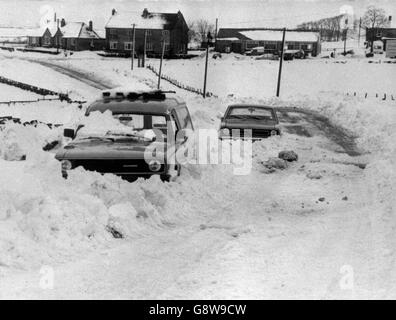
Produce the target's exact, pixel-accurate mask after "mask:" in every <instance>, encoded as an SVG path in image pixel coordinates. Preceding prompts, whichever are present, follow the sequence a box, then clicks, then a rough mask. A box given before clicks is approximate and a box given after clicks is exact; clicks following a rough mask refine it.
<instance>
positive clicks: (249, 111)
mask: <svg viewBox="0 0 396 320" xmlns="http://www.w3.org/2000/svg"><path fill="white" fill-rule="evenodd" d="M228 116H229V117H240V116H242V117H245V116H246V117H262V118H267V119H272V120H275V116H274V112H273V110H271V109H264V108H257V107H243V108H242V107H234V108H231V109H230V111H229V113H228Z"/></svg>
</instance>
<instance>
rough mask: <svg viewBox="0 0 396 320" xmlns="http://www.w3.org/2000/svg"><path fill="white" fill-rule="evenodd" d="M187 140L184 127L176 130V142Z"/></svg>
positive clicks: (186, 132)
mask: <svg viewBox="0 0 396 320" xmlns="http://www.w3.org/2000/svg"><path fill="white" fill-rule="evenodd" d="M187 140H188V131H187V130H186V129H181V130H179V131H178V132H177V135H176V142H178V143H183V142H186V141H187Z"/></svg>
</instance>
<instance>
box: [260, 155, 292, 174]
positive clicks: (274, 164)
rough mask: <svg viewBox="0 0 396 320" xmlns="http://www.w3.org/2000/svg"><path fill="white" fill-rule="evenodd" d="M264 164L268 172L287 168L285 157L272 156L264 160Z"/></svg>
mask: <svg viewBox="0 0 396 320" xmlns="http://www.w3.org/2000/svg"><path fill="white" fill-rule="evenodd" d="M262 164H263V166H264V168H265V172H266V173H271V172H274V171H275V170H276V169H279V170H284V169H286V168H287V162H286V161H285V160H283V159H279V158H275V157H271V158H269V159H268V160H267V161H264V162H263V163H262Z"/></svg>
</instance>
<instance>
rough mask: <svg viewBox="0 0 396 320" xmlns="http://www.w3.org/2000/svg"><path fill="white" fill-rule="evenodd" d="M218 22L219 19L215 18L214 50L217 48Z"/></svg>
mask: <svg viewBox="0 0 396 320" xmlns="http://www.w3.org/2000/svg"><path fill="white" fill-rule="evenodd" d="M218 22H219V18H216V31H215V48H216V46H217V24H218Z"/></svg>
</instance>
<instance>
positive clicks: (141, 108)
mask: <svg viewBox="0 0 396 320" xmlns="http://www.w3.org/2000/svg"><path fill="white" fill-rule="evenodd" d="M166 94H167V92H163V91H158V90H156V91H146V92H131V91H121V90H110V91H104V92H103V94H102V97H101V98H100V99H98V100H96V101H95V102H93V103H92V104H91V105H90V106H89V107H88V109H87V111H86V117H87V118H89V117H90V116H92V115H93V114H94V113H96V112H100V113H105V112H111V115H112V117H113V118H114V119H115V120H116V121H115V123H116V126H114V127H107V126H106V125H104V126H103V124H101V123H98V124H97V125H98V129H95V130H93V129H92V126H90V127H88V126H85V125H84V123H82V124H81V125H79V126H78V128H77V129H76V130H74V129H65V130H64V136H65V137H68V138H71V139H72V141H71V142H70V143H69V144H68V145H66V146H65V147H64V148H63V149H61V150H60V151H59V152H58V153H57V154H56V159H58V160H59V161H61V162H62V165H61V168H62V176H63V177H65V178H67V176H68V172H69V171H70V170H72V169H75V168H77V167H82V168H84V169H85V170H89V171H97V172H99V173H102V174H104V173H112V174H115V175H118V176H121V177H122V178H124V179H126V180H129V181H134V180H136V179H137V178H138V177H144V178H149V177H151V176H153V175H159V176H160V178H161V179H162V180H163V181H169V180H173V179H175V178H176V177H177V176H179V175H180V172H181V166H180V164H179V163H178V162H177V159H176V152H178V150H179V149H181V148H185V147H186V145H188V143H189V139H190V136H189V134H188V131H192V130H193V129H194V128H193V124H192V121H191V117H190V114H189V111H188V108H187V106H186V103H185V102H183V101H182V100H180V99H179V98H177V97H175V96H174V95H170V96H167V95H166ZM96 114H97V113H96ZM113 118H111V117H110V119H111V120H112V119H113Z"/></svg>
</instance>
